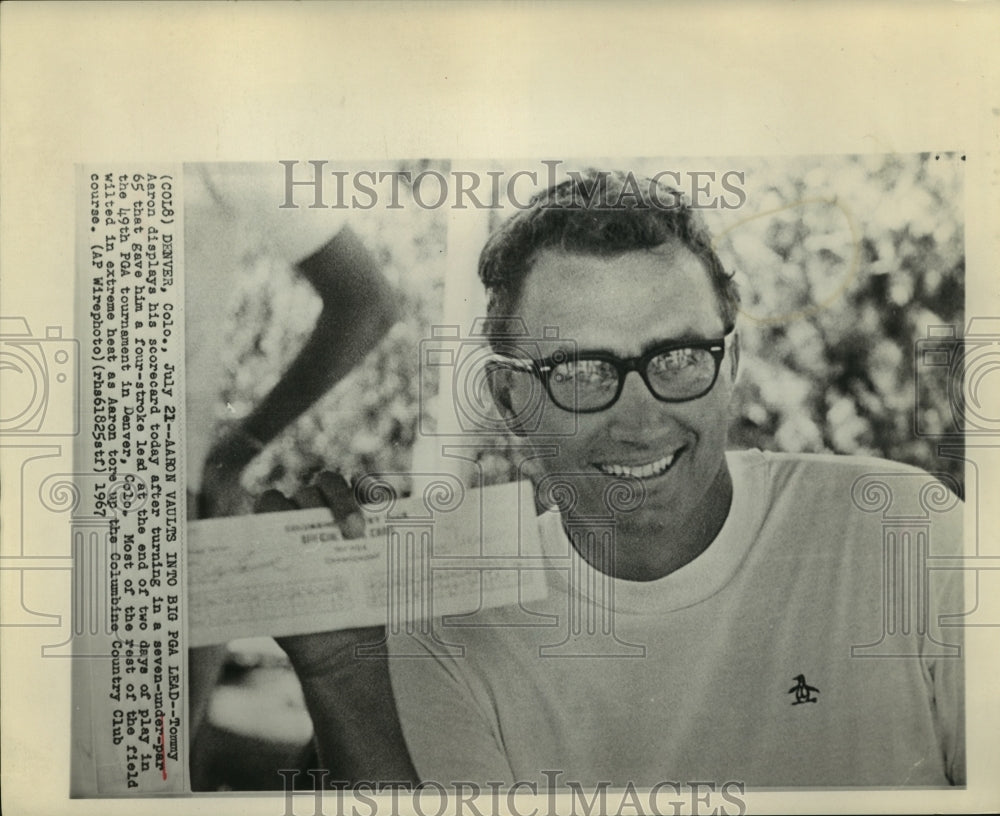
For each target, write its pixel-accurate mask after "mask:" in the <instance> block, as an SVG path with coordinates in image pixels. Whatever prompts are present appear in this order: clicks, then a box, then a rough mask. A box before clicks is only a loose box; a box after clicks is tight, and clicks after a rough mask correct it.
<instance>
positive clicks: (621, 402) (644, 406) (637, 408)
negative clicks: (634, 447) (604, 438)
mask: <svg viewBox="0 0 1000 816" xmlns="http://www.w3.org/2000/svg"><path fill="white" fill-rule="evenodd" d="M669 407H670V405H669V403H666V402H661V401H660V400H658V399H657V398H656V397H654V396H653V394H652V393H651V392H650V390H649V389H648V388H647V387H646V383H645V382H644V381H643V379H642V377H640V376H639V372H638V371H630V372H629V373H628V376H626V377H625V384H624V386H623V387H622V393H621V396H620V397H619V398H618V402H616V403H615V404H614V405H612V406H611V408H609V409H608V410H609V411H610V412H611V417H610V418H609V423H608V424H609V429H610V432H611V436H612V438H613V439H615V441H618V442H634V441H636V440H637V436H636V434H637V433H638V432H639V431H642V430H645V431H646V432H648V430H649V428H650V427H656V426H657V425H658V424H660V423H662V422H663V414H664V413H665V411H668V410H669Z"/></svg>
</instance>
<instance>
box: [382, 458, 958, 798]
mask: <svg viewBox="0 0 1000 816" xmlns="http://www.w3.org/2000/svg"><path fill="white" fill-rule="evenodd" d="M727 456H728V461H729V466H730V470H731V472H732V474H733V482H734V494H733V503H732V506H731V509H730V513H729V516H728V518H727V520H726V522H725V525H724V527H723V529H722V530H721V532H720V533H719V535H718V537H717V538H716V540H715V541H714V542H713V543H712V544H711V546H709V547H708V549H706V550H705V552H704V553H703V554H702V555H700V556H699V557H698V558H696V559H695V560H694V561H692V562H691V563H689V564H687V565H685V566H684V567H682V568H681V569H679V570H677V571H676V572H673V573H671V574H670V575H667V576H666V577H664V578H662V579H659V580H656V581H650V582H633V581H625V580H616V579H611V578H609V577H607V576H605V575H604V574H603V573H600V572H598V571H596V570H594V569H593V568H591V567H590V566H589V565H588V564H587V563H586V562H585V561H584V560H583V559H582V558H580V557H579V556H578V555H577V554H576V552H575V551H574V550H573V548H572V547H571V546H570V544H569V542H568V539H567V537H566V534H565V532H564V530H563V527H562V524H561V520H560V517H559V515H558V513H555V512H550V513H545V514H543V515H542V516H541V517H540V518H539V519H538V523H539V525H540V528H541V532H542V540H543V550H544V552H545V562H544V564H542V565H540V566H542V567H544V568H545V573H546V577H547V582H548V590H549V591H548V596H547V597H546V598H545V599H544V600H540V601H535V602H531V603H524V604H522V606H521V607H520V608H518V607H502V608H499V609H495V610H488V611H486V612H482V613H480V614H479V615H477V616H476V621H477V622H478V624H479V625H477V626H459V625H454V623H456V622H455V621H453V622H452V623H451V624H449V621H448V620H447V619H446V620H444V621H442V620H440V619H438V620H435V621H434V625H433V627H432V630H431V632H432V634H431V636H430V637H422V638H419V642H420V645H421V647H422V649H424V650H426V656H424V657H412V656H411V657H402V656H399V657H397V654H396V653H398V652H402V651H403V650H402V649H399V648H397V647H396V645H394V641H390V649H391V651H392V652H393V659H391V660H390V668H391V672H392V680H393V687H394V690H395V694H396V698H397V704H398V706H399V712H400V718H401V721H402V725H403V731H404V734H405V737H406V741H407V745H408V747H409V750H410V753H411V755H412V757H413V761H414V764H415V766H416V768H417V770H418V772H419V773H420V775H421V777H422V778H423V779H424V780H432V781H436V782H438V783H440V784H443V785H448V784H451V783H453V782H456V781H471V782H478V783H480V784H485V783H490V782H504V783H508V784H511V783H513V782H515V781H522V780H524V781H534V782H536V783H537V784H538V785H539V786H540V787H542V786H545V785H548V784H550V783H551V782H552V781H553V780H555V784H556V785H557V786H562V785H565V784H567V783H568V782H579V783H580V784H582V785H584V786H593V785H597V784H599V783H601V782H608V783H610V784H611V785H612V786H613V787H625V786H627V785H629V784H631V785H632V786H635V787H653V786H655V785H656V784H657V783H659V782H662V781H676V782H690V781H694V780H699V781H705V780H710V781H715V782H717V783H719V784H722V783H723V782H725V781H730V780H733V781H741V782H743V783H745V784H746V786H747V787H748V789H750V788H754V789H759V788H765V787H772V788H782V787H791V786H821V787H832V786H849V787H860V786H880V785H884V786H892V787H900V786H906V785H914V786H944V785H948V784H964V783H965V770H964V758H965V753H964V709H963V682H964V681H963V670H962V664H963V660H962V659H961V657H960V655H961V643H962V639H961V628H960V627H959V626H956V625H954V624H955V623H956V621H955V620H954V619H953V620H951V621H948V620H945V621H943V623H945V624H948V623H951V624H952V625H951V626H948V625H941V624H942V621H941V620H940V616H942V615H944V614H946V613H950V614H952V615H956V614H960V613H961V612H963V611H964V610H963V607H962V603H961V580H960V576H961V573H960V572H959V571H957V570H954V569H952V570H945V569H934V568H933V566H934V557H937V556H941V555H945V554H949V553H957V552H958V551H960V549H961V529H962V527H961V516H962V505H961V503H960V502H959V501H958V500H957V499H956V498H955V497H954V496H953V495H952V494H950V493H947V491H944V490H943V489H942V488H941V487H940V484H939V483H938V482H936V480H934V479H933V478H932V477H930V476H929V475H927V474H926V473H923V472H921V471H918V470H915V469H913V468H909V467H905V466H902V465H898V464H895V463H891V462H886V461H882V460H876V459H862V458H855V457H840V456H816V455H802V456H799V455H786V454H767V453H761V452H760V451H743V452H739V453H730V454H728V455H727ZM395 643H396V644H397V645H398V643H399V642H398V641H396V642H395ZM442 644H445V645H442ZM405 651H406V653H407V654H409V655H412V654H413V639H412V638H408V639H407V643H406V649H405Z"/></svg>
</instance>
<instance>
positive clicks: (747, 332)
mask: <svg viewBox="0 0 1000 816" xmlns="http://www.w3.org/2000/svg"><path fill="white" fill-rule="evenodd" d="M734 166H740V165H739V164H738V163H734ZM963 166H964V157H963V156H961V155H959V154H954V153H947V154H941V153H938V154H919V155H905V156H900V155H895V154H888V155H877V156H844V157H802V158H797V159H793V160H789V159H787V158H783V159H766V160H757V161H756V162H755V163H754V165H753V166H752V168H748V170H747V177H746V181H747V184H746V192H747V195H748V199H747V205H748V206H747V207H746V208H743V211H742V213H741V215H742V218H739V219H736V220H735V221H734V222H733V223H731V224H728V225H727V224H724V223H721V222H724V221H725V220H726V216H725V214H724V213H722V212H720V211H712V212H706V218H707V219H708V220H709V222H710V225H711V226H712V227H713V230H714V232H715V234H716V235H717V236H720V237H719V238H718V249H719V252H720V255H721V256H722V259H723V262H724V263H725V264H726V265H727V268H730V269H732V270H734V271H735V273H736V275H737V279H738V280H739V282H740V288H741V292H742V295H743V309H742V321H741V322H742V330H741V341H742V346H743V349H744V354H743V358H742V366H743V371H742V376H741V380H740V382H739V386H738V396H737V399H736V404H735V413H734V420H733V424H732V427H731V431H730V441H731V444H732V446H733V447H759V448H762V449H768V450H783V451H815V452H820V451H829V452H834V453H846V454H861V455H871V456H881V457H884V458H887V459H892V460H895V461H899V462H906V463H909V464H913V465H916V466H918V467H921V468H924V469H925V470H928V471H932V472H937V473H941V474H946V475H947V476H950V477H951V480H949V483H950V484H951V485H952V487H954V488H955V489H956V491H957V492H959V493H962V492H963V462H962V460H961V459H959V458H955V457H952V456H949V457H943V456H940V455H939V454H938V451H937V448H938V444H939V443H940V442H942V441H948V442H949V445H950V446H952V447H953V448H954V450H956V451H960V450H961V439H960V437H957V436H956V428H957V425H956V421H955V417H954V416H953V412H952V411H953V405H954V404H955V402H956V399H955V397H956V396H959V395H960V391H961V370H960V369H948V367H944V368H945V371H942V370H941V369H942V367H941V366H940V365H937V366H935V365H930V364H929V362H928V361H927V360H925V359H922V355H918V350H919V345H918V344H920V343H921V342H922V343H924V344H926V343H928V342H930V343H932V344H936V345H938V346H940V345H941V343H940V341H939V340H936V339H934V338H937V337H940V335H941V334H942V333H946V332H942V330H941V328H940V327H950V328H951V330H953V331H954V333H955V334H956V335H958V336H960V335H961V333H962V325H963V320H964V222H963V214H962V196H963V185H962V170H963ZM918 360H919V362H918ZM937 362H940V360H938V361H937ZM945 435H947V438H946V439H945V438H944V436H945ZM952 443H954V444H952ZM952 480H953V481H952Z"/></svg>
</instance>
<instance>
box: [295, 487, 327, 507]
mask: <svg viewBox="0 0 1000 816" xmlns="http://www.w3.org/2000/svg"><path fill="white" fill-rule="evenodd" d="M293 498H294V499H295V503H296V504H298V506H299V507H302V508H305V507H326V506H327V502H326V498H325V497H324V496H323V493H322V492H321V491H320V489H319V488H318V487H316V486H315V485H308V486H307V487H303V488H300V489H299V491H298V492H297V493H296V494H295V496H294V497H293Z"/></svg>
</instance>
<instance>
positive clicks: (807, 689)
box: [788, 674, 819, 705]
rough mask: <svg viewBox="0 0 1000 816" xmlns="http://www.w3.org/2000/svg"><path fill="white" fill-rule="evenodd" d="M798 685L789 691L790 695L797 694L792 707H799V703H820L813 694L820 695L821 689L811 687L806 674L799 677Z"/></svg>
mask: <svg viewBox="0 0 1000 816" xmlns="http://www.w3.org/2000/svg"><path fill="white" fill-rule="evenodd" d="M795 681H796V684H795V685H794V686H792V687H791V688H790V689H788V693H789V694H791V693H792V692H795V702H794V703H792V705H798V704H799V703H818V702H819V700H818V699H817V698H816V697H813V692H815V693H816V694H819V689H818V688H816V686H810V685H809V684H808V683H807V682H806V676H805V675H804V674H800V675H797V676H796V678H795Z"/></svg>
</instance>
